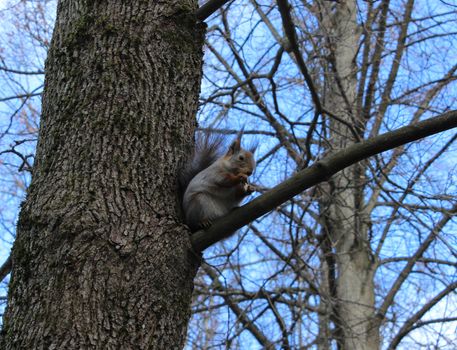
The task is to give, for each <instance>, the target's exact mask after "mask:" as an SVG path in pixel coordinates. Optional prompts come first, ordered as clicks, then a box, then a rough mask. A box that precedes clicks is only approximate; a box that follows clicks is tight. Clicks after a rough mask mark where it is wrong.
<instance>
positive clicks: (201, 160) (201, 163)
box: [179, 133, 224, 198]
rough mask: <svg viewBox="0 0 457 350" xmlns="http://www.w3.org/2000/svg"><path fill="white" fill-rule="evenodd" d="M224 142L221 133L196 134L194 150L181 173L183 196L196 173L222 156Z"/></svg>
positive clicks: (180, 185)
mask: <svg viewBox="0 0 457 350" xmlns="http://www.w3.org/2000/svg"><path fill="white" fill-rule="evenodd" d="M223 143H224V138H223V137H222V136H220V135H216V134H211V133H203V134H201V133H198V134H196V135H195V148H194V151H193V153H192V154H191V157H190V159H189V160H188V161H187V162H186V164H185V165H184V168H183V169H182V170H181V172H180V174H179V191H180V194H181V198H182V197H183V196H184V192H185V191H186V188H187V186H188V185H189V183H190V181H191V180H192V179H193V178H194V177H195V175H197V174H198V173H199V172H200V171H202V170H204V169H206V168H207V167H209V166H210V165H211V164H213V163H214V162H215V161H216V160H217V159H218V158H220V157H222V146H223Z"/></svg>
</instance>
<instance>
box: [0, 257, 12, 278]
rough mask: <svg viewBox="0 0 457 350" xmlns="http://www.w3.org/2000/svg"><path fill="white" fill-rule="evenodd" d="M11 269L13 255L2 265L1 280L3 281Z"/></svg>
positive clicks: (0, 270)
mask: <svg viewBox="0 0 457 350" xmlns="http://www.w3.org/2000/svg"><path fill="white" fill-rule="evenodd" d="M10 271H11V255H10V256H9V257H8V259H6V261H5V262H4V263H3V265H2V267H0V282H1V281H3V280H4V279H5V277H6V275H8V274H9V273H10Z"/></svg>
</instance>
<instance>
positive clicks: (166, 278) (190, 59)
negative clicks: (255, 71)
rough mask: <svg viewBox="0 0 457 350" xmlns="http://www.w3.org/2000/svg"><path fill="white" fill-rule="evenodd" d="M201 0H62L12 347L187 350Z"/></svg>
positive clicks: (12, 318)
mask: <svg viewBox="0 0 457 350" xmlns="http://www.w3.org/2000/svg"><path fill="white" fill-rule="evenodd" d="M196 7H197V1H194V0H173V1H167V2H157V1H139V0H138V1H87V0H75V1H63V0H62V1H59V4H58V12H57V22H56V26H55V31H54V34H53V40H52V43H51V48H50V51H49V56H48V59H47V63H46V82H45V93H44V97H43V110H42V118H41V128H40V137H39V144H38V148H37V155H36V164H35V166H34V171H33V180H32V184H31V186H30V189H29V192H28V196H27V199H26V201H25V202H24V203H23V206H22V210H21V214H20V219H19V223H18V234H17V240H16V242H15V244H14V248H13V253H12V262H13V271H12V278H11V285H10V289H9V296H8V309H7V311H6V315H5V318H4V332H3V338H2V342H3V346H2V348H3V349H95V348H96V349H179V348H181V347H182V344H183V342H184V339H185V335H186V327H187V322H188V319H189V316H190V301H191V294H192V288H193V278H194V275H195V273H196V270H197V268H198V259H195V257H194V255H192V254H191V253H189V247H190V240H189V233H188V231H187V230H186V228H185V226H184V225H182V223H181V215H180V206H179V201H178V198H177V191H176V188H177V187H176V175H177V173H178V169H179V167H180V165H181V164H182V163H183V161H184V158H185V157H186V156H187V154H188V150H189V149H191V147H190V146H191V144H192V135H193V130H194V127H195V118H194V115H195V112H196V109H197V98H198V93H199V87H200V77H201V63H202V44H203V32H204V29H203V28H202V26H201V25H200V24H198V23H197V21H196V19H195V15H194V12H195V10H196Z"/></svg>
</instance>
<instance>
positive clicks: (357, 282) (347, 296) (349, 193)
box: [321, 0, 379, 350]
mask: <svg viewBox="0 0 457 350" xmlns="http://www.w3.org/2000/svg"><path fill="white" fill-rule="evenodd" d="M324 6H325V7H326V9H327V11H325V12H326V14H327V16H326V17H324V20H323V27H324V28H325V30H327V31H328V33H327V35H328V36H329V37H330V38H332V39H331V42H330V43H329V47H330V51H331V54H330V57H331V59H330V61H331V62H330V63H329V71H330V72H329V74H327V76H328V77H331V78H330V79H328V81H327V82H326V86H327V89H326V100H327V101H328V102H327V103H326V106H327V108H328V109H329V110H330V111H332V112H333V113H334V114H335V115H338V116H340V117H343V119H345V121H346V122H347V123H348V125H351V126H352V127H353V130H352V131H351V130H350V129H349V128H348V126H346V125H344V124H342V123H340V122H339V121H335V120H330V122H329V133H330V137H329V140H330V144H331V148H332V150H335V149H336V150H338V149H343V148H345V147H347V146H348V145H349V144H351V143H353V142H355V141H356V139H355V136H354V132H356V133H358V134H359V135H363V132H361V130H363V127H364V122H363V120H362V119H361V118H360V116H358V115H357V112H356V94H357V93H356V91H357V76H356V72H357V65H356V55H357V50H358V46H359V28H358V25H357V20H356V15H357V10H356V2H355V1H353V0H351V1H346V2H343V3H341V4H339V5H337V6H336V10H332V9H331V8H332V7H333V4H330V3H325V2H324ZM362 174H364V170H363V163H359V164H356V165H354V166H351V167H349V168H346V169H345V170H343V171H341V172H339V173H338V174H336V175H334V176H333V177H332V178H331V180H330V181H329V185H327V186H321V189H322V192H323V198H322V201H321V208H322V209H321V210H322V217H323V218H324V227H325V232H324V235H325V237H326V238H325V239H326V240H328V242H327V243H326V244H323V247H326V246H327V249H323V253H324V255H325V256H326V258H327V260H328V261H330V264H329V265H330V266H332V264H333V265H334V266H333V269H328V270H329V271H333V273H332V274H329V275H328V278H329V283H328V284H329V286H330V293H331V297H332V298H333V300H332V312H333V315H332V320H333V322H334V323H335V326H336V327H335V334H336V339H337V342H338V348H340V349H346V350H373V349H378V348H379V329H378V328H377V327H373V316H374V275H373V274H374V267H373V261H372V259H371V255H370V254H371V250H370V245H369V242H368V225H367V220H366V217H367V216H366V215H365V214H364V212H363V198H364V195H363V188H364V187H363V186H364V184H363V177H362ZM332 286H333V287H332Z"/></svg>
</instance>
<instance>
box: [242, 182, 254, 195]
mask: <svg viewBox="0 0 457 350" xmlns="http://www.w3.org/2000/svg"><path fill="white" fill-rule="evenodd" d="M244 191H245V192H246V193H247V194H251V193H253V192H256V191H257V187H255V186H254V185H251V184H248V183H246V184H245V185H244Z"/></svg>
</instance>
